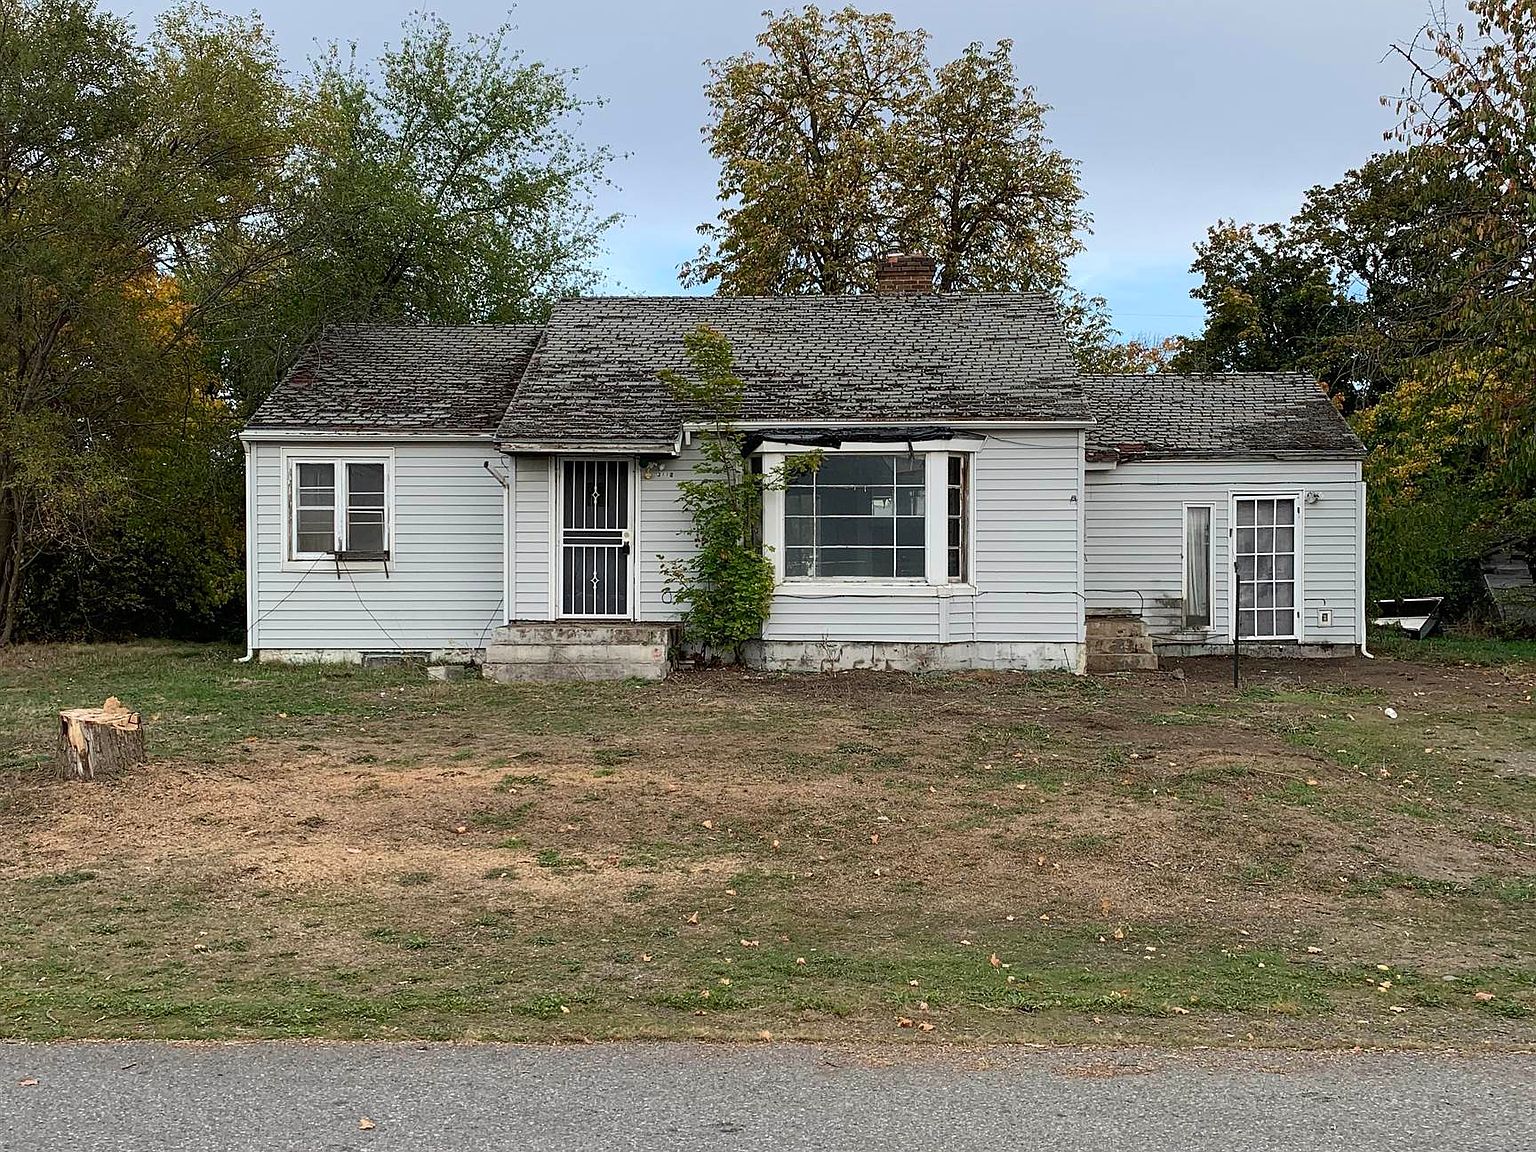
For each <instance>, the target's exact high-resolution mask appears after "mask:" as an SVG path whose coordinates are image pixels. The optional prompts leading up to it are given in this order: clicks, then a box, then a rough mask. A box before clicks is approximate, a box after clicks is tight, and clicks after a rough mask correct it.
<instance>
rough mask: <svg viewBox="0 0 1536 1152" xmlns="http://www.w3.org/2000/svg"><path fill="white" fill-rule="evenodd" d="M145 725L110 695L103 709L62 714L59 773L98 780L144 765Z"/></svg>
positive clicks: (73, 710) (79, 710) (71, 711)
mask: <svg viewBox="0 0 1536 1152" xmlns="http://www.w3.org/2000/svg"><path fill="white" fill-rule="evenodd" d="M145 759H146V756H145V752H144V725H143V724H142V723H140V722H139V714H138V713H137V712H130V711H129V710H128V709H127V708H124V707H123V704H122V701H120V700H119V699H118V698H117V697H116V696H108V697H107V702H106V703H105V704H103V705H102V706H101V707H100V708H69V709H66V710H65V711H63V712H60V713H59V774H60V775H62V776H63V777H64V778H65V779H67V780H95V779H97V778H98V777H102V776H111V775H113V774H114V773H116V772H120V771H122V770H123V769H124V768H128V767H131V766H132V765H134V764H142V763H144V761H145Z"/></svg>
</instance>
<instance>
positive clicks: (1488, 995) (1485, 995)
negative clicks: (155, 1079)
mask: <svg viewBox="0 0 1536 1152" xmlns="http://www.w3.org/2000/svg"><path fill="white" fill-rule="evenodd" d="M1472 999H1474V1000H1481V1001H1482V1002H1483V1003H1484V1004H1486V1003H1488V1001H1490V1000H1496V999H1498V997H1496V996H1495V995H1494V994H1493V993H1492V992H1474V993H1472ZM22 1083H23V1084H25V1083H26V1081H25V1080H23V1081H22ZM32 1083H34V1084H36V1083H37V1081H36V1080H34V1081H32Z"/></svg>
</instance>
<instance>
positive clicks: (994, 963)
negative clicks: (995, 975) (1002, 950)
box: [987, 952, 1002, 968]
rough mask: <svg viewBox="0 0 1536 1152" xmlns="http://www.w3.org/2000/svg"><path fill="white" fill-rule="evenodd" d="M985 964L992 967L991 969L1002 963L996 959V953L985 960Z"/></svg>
mask: <svg viewBox="0 0 1536 1152" xmlns="http://www.w3.org/2000/svg"><path fill="white" fill-rule="evenodd" d="M987 963H988V964H990V965H992V967H994V968H997V967H999V966H1001V964H1002V961H1001V960H999V959H998V958H997V953H996V952H994V953H992V955H991V956H990V957H988V958H987Z"/></svg>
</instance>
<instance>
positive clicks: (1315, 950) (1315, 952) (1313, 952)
mask: <svg viewBox="0 0 1536 1152" xmlns="http://www.w3.org/2000/svg"><path fill="white" fill-rule="evenodd" d="M1307 954H1308V955H1309V956H1321V955H1322V954H1323V950H1322V949H1321V948H1319V947H1318V946H1317V945H1316V944H1308V945H1307Z"/></svg>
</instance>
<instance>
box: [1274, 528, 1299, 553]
mask: <svg viewBox="0 0 1536 1152" xmlns="http://www.w3.org/2000/svg"><path fill="white" fill-rule="evenodd" d="M1295 532H1296V529H1294V528H1276V529H1275V551H1276V552H1294V551H1295V550H1296V537H1295Z"/></svg>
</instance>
